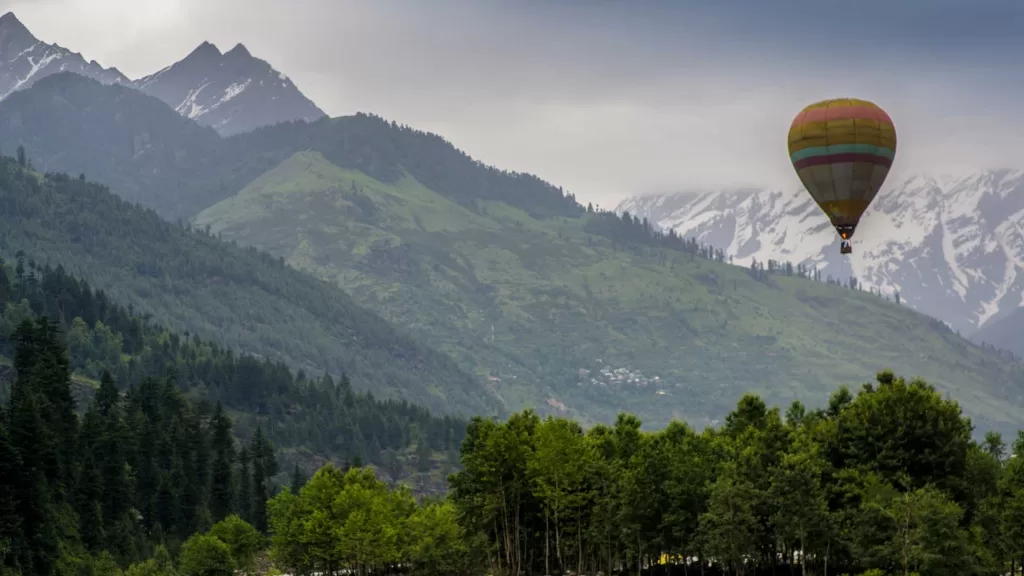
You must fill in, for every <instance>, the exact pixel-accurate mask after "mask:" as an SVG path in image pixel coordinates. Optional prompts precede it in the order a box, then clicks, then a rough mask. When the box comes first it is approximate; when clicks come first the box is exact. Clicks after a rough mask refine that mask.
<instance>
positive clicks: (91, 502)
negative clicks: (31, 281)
mask: <svg viewBox="0 0 1024 576" xmlns="http://www.w3.org/2000/svg"><path fill="white" fill-rule="evenodd" d="M14 338H15V341H16V351H15V354H14V366H15V369H16V370H17V378H16V379H15V380H14V383H13V388H12V390H11V394H10V400H9V402H8V403H6V404H5V405H4V406H3V409H2V410H0V573H4V574H7V573H9V572H8V571H9V570H14V571H15V572H14V573H19V571H20V573H21V574H25V575H28V574H82V573H93V572H92V570H94V569H95V565H96V564H103V563H107V564H111V563H113V562H115V561H116V562H119V563H121V564H122V565H124V564H126V563H128V562H130V561H133V560H138V559H141V558H145V557H146V556H149V555H150V554H151V553H152V551H153V547H154V546H155V545H160V544H168V545H169V546H170V547H171V548H172V549H173V550H175V551H176V550H177V545H178V544H179V543H180V542H182V541H183V540H184V539H186V538H187V537H188V536H190V535H191V534H192V533H193V532H195V531H197V530H204V529H207V528H209V527H210V526H211V524H212V523H213V522H217V521H219V520H222V519H224V518H225V517H227V516H228V515H230V514H232V513H239V514H241V515H242V517H244V518H246V519H249V520H251V521H252V522H253V523H254V524H255V525H256V526H257V527H259V526H263V529H266V523H267V512H266V501H267V497H268V494H269V488H268V482H269V480H270V478H271V477H273V476H274V475H275V474H277V462H276V459H275V458H274V450H273V446H272V445H271V444H270V443H269V442H268V441H267V439H266V438H265V436H264V435H263V434H262V433H261V431H260V429H259V428H257V429H256V431H255V433H254V434H253V435H252V437H251V439H247V441H246V443H245V444H243V445H242V446H241V447H240V448H241V457H240V458H237V457H236V456H237V454H238V452H239V446H238V445H237V444H236V442H235V440H234V438H233V437H232V424H231V420H230V418H228V416H227V415H226V414H225V413H224V412H223V411H222V410H221V408H220V406H219V405H218V406H217V407H215V408H213V409H210V407H209V406H203V405H192V404H190V403H189V402H188V401H187V400H186V399H185V398H184V397H183V396H182V394H181V392H180V391H179V390H178V388H177V387H176V386H175V385H174V382H173V381H172V380H169V379H161V378H151V377H147V378H145V379H143V380H142V382H141V383H140V384H139V385H138V386H133V387H132V388H130V389H129V390H128V392H127V394H125V395H124V396H122V395H121V394H119V392H118V390H117V388H116V387H115V385H114V381H113V379H112V378H111V377H110V376H109V374H105V375H104V376H103V377H102V378H101V380H100V384H99V389H98V390H97V393H96V395H95V398H94V399H93V400H92V401H91V402H90V404H89V408H88V410H87V411H86V413H85V414H84V416H83V417H82V418H81V419H79V417H78V415H77V414H76V412H75V404H74V400H73V397H72V391H71V380H70V376H71V368H70V363H69V361H68V357H67V354H66V351H65V349H64V347H63V346H62V344H61V343H60V341H59V339H58V330H57V327H56V326H54V325H53V324H52V323H50V322H48V321H46V320H44V319H40V320H37V321H31V320H25V321H23V322H22V323H20V324H19V325H18V328H17V330H16V332H15V335H14ZM93 555H95V556H93ZM108 569H109V568H108ZM106 573H109V572H106Z"/></svg>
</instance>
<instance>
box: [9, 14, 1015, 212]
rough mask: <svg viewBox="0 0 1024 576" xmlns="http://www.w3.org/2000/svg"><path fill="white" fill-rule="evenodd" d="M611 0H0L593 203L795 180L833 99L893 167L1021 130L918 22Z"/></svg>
mask: <svg viewBox="0 0 1024 576" xmlns="http://www.w3.org/2000/svg"><path fill="white" fill-rule="evenodd" d="M868 1H869V3H870V2H876V3H877V1H878V0H868ZM723 2H724V4H722V5H723V6H726V7H739V6H740V5H743V2H742V1H741V0H727V1H726V0H723ZM780 2H783V0H780ZM978 2H980V3H981V4H983V5H986V6H988V5H991V6H995V5H996V4H998V2H996V0H978ZM783 3H784V4H785V2H783ZM628 4H629V6H633V7H636V9H634V10H632V11H628V10H625V9H624V8H623V4H622V3H613V2H581V1H575V0H574V1H567V0H562V1H550V2H540V1H537V0H529V1H523V2H516V1H511V0H509V1H503V2H499V1H494V0H429V1H422V2H421V1H418V0H345V1H341V0H292V1H290V2H285V1H284V0H246V1H243V0H216V1H213V2H211V1H209V0H145V1H143V0H21V1H20V2H15V3H14V6H13V7H12V8H11V9H12V10H14V11H15V12H16V13H18V14H19V16H21V17H22V19H23V20H24V21H25V22H26V25H28V27H29V28H30V29H32V30H33V31H34V32H35V33H36V34H37V35H39V36H40V37H42V38H44V39H45V40H47V41H51V42H58V43H60V44H62V45H65V46H67V47H69V48H72V49H74V50H77V51H81V52H83V53H84V54H85V55H86V56H87V57H89V58H96V59H97V60H99V61H100V62H101V63H103V64H104V65H107V66H109V65H115V66H117V67H119V68H120V69H121V70H122V71H123V72H125V73H126V74H128V75H129V76H133V77H138V76H141V75H144V74H148V73H151V72H153V71H155V70H157V69H159V68H160V67H162V66H164V65H167V64H169V63H171V62H173V61H174V60H177V59H180V58H181V57H183V56H185V54H187V53H188V52H189V51H191V50H192V49H193V48H194V47H195V46H196V45H198V44H199V43H200V42H201V41H203V40H209V41H212V42H214V43H216V44H217V45H218V46H219V47H220V48H221V49H222V50H227V49H230V48H231V47H232V46H234V44H236V43H238V42H242V43H244V44H245V45H246V46H247V47H249V49H250V51H251V52H252V53H253V54H255V55H257V56H259V57H262V58H264V59H266V60H268V61H269V62H270V63H271V64H273V65H274V66H275V67H276V68H278V69H279V70H281V71H283V72H285V73H287V74H288V75H289V76H290V77H292V79H293V80H294V81H295V83H296V84H297V85H298V86H299V87H300V88H301V89H302V90H303V91H304V92H305V93H306V94H307V95H308V96H309V97H310V98H312V99H313V100H314V101H316V102H317V103H318V104H319V105H320V106H321V107H322V108H323V109H324V110H326V111H327V112H328V113H330V114H332V115H342V114H349V113H352V112H355V111H360V110H361V111H367V112H374V113H378V114H381V115H383V116H385V117H388V118H392V119H395V120H396V121H399V122H403V123H407V124H410V125H413V126H416V127H418V128H422V129H426V130H432V131H436V132H439V133H441V134H443V135H444V136H445V137H447V138H448V139H449V140H451V141H452V142H454V143H455V144H456V145H457V146H459V147H460V148H463V149H464V150H466V151H468V152H469V153H470V154H472V155H473V156H475V157H477V158H479V159H481V160H483V161H485V162H488V163H492V164H496V165H499V166H501V167H504V168H509V169H513V170H523V171H530V172H534V173H536V174H538V175H539V176H541V177H543V178H546V179H549V180H551V181H553V182H555V183H556V184H559V185H563V186H565V187H566V188H568V189H569V190H570V191H572V192H575V193H576V194H577V196H578V197H580V198H581V199H584V200H590V199H593V200H596V201H598V202H600V203H602V204H604V205H610V204H612V203H613V202H614V200H615V199H616V198H618V197H621V196H622V195H625V194H633V193H637V192H645V191H652V190H665V189H672V188H688V187H704V186H709V187H714V186H730V185H759V184H767V185H775V186H798V185H799V183H798V181H797V179H796V177H795V175H794V174H793V173H792V168H791V167H790V166H789V164H788V161H787V158H786V153H785V144H784V139H785V133H786V130H787V128H788V125H789V122H790V121H791V120H792V117H793V115H794V114H795V113H796V112H797V111H798V110H799V109H800V108H801V107H802V106H803V105H805V104H806V103H808V102H809V101H812V100H816V99H819V98H826V97H831V96H837V95H845V94H856V95H861V96H864V97H867V98H871V99H875V100H876V101H878V102H879V103H880V104H881V105H883V106H884V107H886V108H887V109H888V110H889V111H890V113H891V114H892V115H893V117H894V119H895V120H896V122H897V129H898V131H899V134H900V152H899V157H898V161H897V166H896V168H895V170H894V171H895V172H896V173H897V174H898V173H899V172H901V171H916V170H934V169H938V168H942V169H946V168H951V167H956V165H957V162H959V163H960V164H961V165H964V166H978V167H981V166H982V165H984V164H992V163H1008V162H1014V161H1015V158H1013V157H1011V156H1009V155H1008V154H1007V153H1006V150H1013V149H1019V148H1020V146H1021V144H1024V135H1022V134H1019V133H1018V132H1019V130H1017V127H1018V126H1020V121H1021V118H1020V114H1019V112H1018V111H1017V110H1016V104H1015V101H1016V94H1017V93H1018V92H1017V88H1018V87H1019V81H1017V80H1016V78H1015V77H1012V76H1011V75H1008V74H996V73H995V71H994V68H993V66H994V65H993V64H991V62H988V61H982V60H981V59H976V60H975V61H971V62H968V63H967V64H965V63H964V61H963V59H961V60H957V59H954V58H937V57H933V58H922V57H921V56H920V55H919V54H918V53H917V52H916V51H915V50H913V49H911V47H910V46H911V45H913V41H918V40H914V38H916V37H917V36H921V35H922V34H924V33H925V32H928V30H930V29H924V28H922V29H917V28H915V29H912V30H911V29H908V30H911V32H909V33H908V34H910V36H913V38H909V39H901V38H900V37H898V36H892V35H891V34H890V36H888V37H886V36H884V35H882V36H878V37H877V38H876V37H870V36H869V39H871V40H872V41H874V42H876V43H877V45H876V46H874V47H867V48H863V49H861V50H859V51H858V50H853V51H852V52H850V53H849V54H847V56H846V57H843V56H842V54H841V52H842V51H841V50H839V51H836V50H829V49H827V47H825V48H822V49H820V50H815V51H811V52H809V53H808V52H807V51H803V52H801V50H800V45H799V42H797V41H796V40H799V39H798V38H797V39H796V40H794V38H793V37H792V35H789V36H787V34H786V30H789V29H792V28H793V27H796V28H797V29H798V26H797V24H798V23H797V22H795V21H793V19H794V18H796V17H797V16H798V15H799V14H798V11H796V8H798V7H799V6H797V4H799V2H790V3H788V4H786V5H787V6H790V8H789V9H787V10H777V11H775V12H772V11H770V10H768V11H766V10H764V9H758V8H756V7H750V6H752V5H751V4H749V2H748V3H747V4H746V6H747V7H748V12H745V13H743V14H746V16H743V15H742V14H741V15H740V16H734V15H730V14H729V13H727V12H723V11H717V12H716V11H714V10H711V9H707V8H700V6H697V5H696V4H691V5H689V7H683V8H680V7H679V3H675V5H674V6H669V5H668V4H667V3H659V2H654V1H647V2H635V3H634V2H631V3H628ZM702 5H703V6H708V5H710V4H706V3H705V4H702ZM937 5H938V6H940V8H941V7H943V6H945V7H946V9H947V12H948V13H950V14H952V13H953V12H949V4H948V2H946V0H941V1H940V2H939V3H938V4H937ZM693 6H697V7H696V8H694V7H693ZM991 6H990V8H991ZM641 8H642V9H641ZM992 9H993V10H994V8H992ZM897 12H899V10H897ZM935 14H939V12H935ZM942 14H946V13H945V12H944V13H942ZM897 16H898V17H895V18H896V21H899V20H898V18H902V16H899V15H897ZM940 16H941V14H940ZM772 18H774V19H775V20H774V21H773V20H772ZM931 18H933V19H934V18H939V16H934V15H933V16H931ZM786 19H789V24H790V27H789V28H785V27H782V26H781V23H782V22H783V21H784V20H786ZM926 20H927V18H926ZM908 22H909V20H908ZM758 24H760V27H759V26H758ZM994 26H996V28H998V25H994ZM886 38H889V40H890V41H888V43H886V42H887V40H886ZM957 41H958V42H959V43H960V44H961V45H964V44H965V43H969V38H966V37H962V38H959V39H958V40H957ZM916 45H919V46H925V45H929V44H927V42H925V41H924V40H920V41H919V43H918V44H916ZM979 45H980V44H979ZM879 53H885V57H884V58H880V57H878V54H879ZM965 53H966V52H965Z"/></svg>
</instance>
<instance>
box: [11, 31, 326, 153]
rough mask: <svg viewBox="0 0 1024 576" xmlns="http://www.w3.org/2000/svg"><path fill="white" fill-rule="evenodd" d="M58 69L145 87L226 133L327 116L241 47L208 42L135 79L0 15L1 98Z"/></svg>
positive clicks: (171, 105) (201, 122)
mask: <svg viewBox="0 0 1024 576" xmlns="http://www.w3.org/2000/svg"><path fill="white" fill-rule="evenodd" d="M58 72H74V73H76V74H80V75H82V76H86V77H88V78H92V79H94V80H97V81H99V82H101V83H104V84H121V85H125V86H129V87H132V88H135V89H138V90H141V91H143V92H145V93H146V94H150V95H152V96H155V97H156V98H159V99H160V100H162V101H163V102H164V103H166V104H167V105H168V106H170V107H171V108H173V109H174V110H175V111H176V112H178V113H179V114H181V115H182V116H185V117H187V118H190V119H192V120H194V121H196V122H197V123H198V124H200V125H201V126H210V127H212V128H213V129H214V130H216V131H217V132H218V133H220V134H221V135H225V136H228V135H232V134H238V133H240V132H248V131H250V130H254V129H256V128H259V127H261V126H269V125H272V124H277V123H280V122H288V121H292V120H305V121H314V120H317V119H318V118H322V117H323V116H324V113H323V111H322V110H320V109H319V108H317V107H316V105H315V104H313V102H311V101H310V100H309V99H308V98H306V97H305V96H304V95H303V94H302V92H300V91H299V89H298V88H297V87H296V86H295V84H293V83H292V81H291V80H289V79H288V77H287V76H285V75H284V74H282V73H280V72H278V71H277V70H275V69H274V68H273V67H272V66H271V65H270V64H268V63H267V62H265V61H263V60H260V59H258V58H255V57H253V56H252V54H250V53H249V51H248V50H247V49H246V48H245V46H243V45H241V44H238V45H237V46H235V47H234V48H233V49H231V50H230V51H228V52H227V53H223V54H222V53H221V52H220V50H219V49H218V48H217V47H216V46H214V45H213V44H210V43H209V42H203V43H202V44H201V45H199V47H197V48H196V49H195V50H193V51H192V52H191V53H190V54H189V55H188V56H186V57H185V58H184V59H182V60H181V61H180V62H176V63H174V64H171V65H169V66H167V67H166V68H164V69H162V70H160V71H158V72H156V73H154V74H151V75H149V76H146V77H144V78H140V79H138V80H135V81H132V80H129V79H128V78H127V77H125V76H124V74H122V73H121V72H120V71H118V70H117V69H116V68H104V67H103V66H101V65H100V64H98V63H97V62H96V61H95V60H93V61H86V59H85V57H83V56H82V55H81V54H78V53H75V52H72V51H70V50H68V49H66V48H63V47H61V46H59V45H57V44H47V43H45V42H43V41H41V40H39V39H38V38H36V37H35V36H33V35H32V33H31V32H30V31H29V30H28V29H27V28H26V27H25V26H24V24H22V23H21V22H20V21H19V20H18V18H17V17H16V16H15V15H14V14H13V13H10V12H8V13H7V14H4V15H3V16H2V17H0V100H3V99H4V98H6V97H8V96H10V95H11V94H12V93H13V92H14V91H16V90H23V89H25V88H28V87H30V86H32V85H33V84H34V83H36V82H38V81H39V80H40V79H42V78H45V77H46V76H49V75H51V74H56V73H58Z"/></svg>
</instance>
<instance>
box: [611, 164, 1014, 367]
mask: <svg viewBox="0 0 1024 576" xmlns="http://www.w3.org/2000/svg"><path fill="white" fill-rule="evenodd" d="M616 211H617V212H620V213H621V212H623V211H628V212H630V213H631V214H636V215H638V216H640V217H642V218H648V219H649V220H650V221H651V222H653V223H655V224H657V225H658V226H659V227H662V228H664V229H673V230H675V231H676V232H678V233H679V234H681V235H683V236H695V237H697V238H699V239H700V240H702V241H704V242H707V243H709V244H711V245H713V246H716V247H719V248H721V249H723V250H725V252H726V254H728V255H729V256H730V257H732V258H733V260H734V262H735V263H737V264H740V265H749V263H750V261H751V260H752V259H756V260H757V261H761V262H765V261H767V260H769V259H774V260H779V261H790V262H792V263H793V264H803V265H807V266H814V267H816V268H817V269H818V270H820V271H821V272H822V274H825V275H831V276H834V277H836V278H842V279H845V278H847V277H849V276H855V277H856V278H857V279H858V280H860V281H861V282H863V283H864V284H865V285H869V286H872V287H875V288H876V289H880V290H881V291H882V292H883V293H888V294H894V293H896V292H899V293H900V296H901V298H902V300H903V301H905V302H906V303H907V304H908V305H910V306H912V307H913V308H915V309H917V310H920V311H922V312H924V313H926V314H929V315H931V316H934V317H936V318H939V319H941V320H943V321H945V322H948V323H949V324H950V325H952V326H953V327H954V328H955V329H957V330H959V331H961V333H963V334H965V335H971V336H972V337H974V338H976V339H977V340H978V341H986V342H989V343H992V344H996V345H999V346H1002V347H1005V348H1007V349H1011V350H1013V351H1014V352H1016V353H1018V354H1024V338H1011V333H1012V332H1013V331H1012V330H1009V328H1008V324H1007V323H1013V324H1014V326H1019V327H1020V328H1024V325H1022V324H1017V322H1019V319H1017V320H1014V318H1017V317H1019V316H1020V310H1021V306H1022V305H1024V172H1021V171H1009V170H1002V171H984V172H979V173H977V174H974V175H971V176H968V177H962V178H938V177H928V176H917V177H913V178H910V179H907V180H905V181H902V182H896V183H892V184H890V185H889V186H886V187H885V188H883V190H882V192H881V193H880V194H879V196H878V198H876V199H875V201H874V202H873V203H872V204H871V206H870V207H869V208H868V211H867V212H866V213H865V215H864V219H863V220H862V221H861V225H860V227H858V229H857V236H856V237H855V238H854V252H853V254H852V255H850V256H842V255H840V254H839V248H838V245H839V240H838V236H837V235H836V234H835V231H834V230H833V228H832V227H831V226H830V225H829V222H828V219H827V218H826V217H825V215H824V213H822V211H821V209H820V208H819V207H818V206H817V205H816V204H815V203H814V202H813V201H812V200H811V198H810V197H809V196H808V195H807V193H806V192H805V191H804V190H802V189H797V190H790V191H779V190H729V191H709V192H693V193H680V194H674V195H662V196H641V197H634V198H629V199H626V200H624V201H623V202H621V203H620V204H619V205H618V206H617V207H616ZM1000 326H1002V328H999V327H1000Z"/></svg>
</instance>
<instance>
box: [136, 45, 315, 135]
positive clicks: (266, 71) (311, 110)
mask: <svg viewBox="0 0 1024 576" xmlns="http://www.w3.org/2000/svg"><path fill="white" fill-rule="evenodd" d="M135 86H136V87H137V88H138V89H139V90H142V91H143V92H145V93H146V94H149V95H151V96H155V97H156V98H159V99H160V100H163V101H164V102H166V103H167V104H168V105H169V106H171V107H172V108H174V109H175V110H176V111H177V112H178V113H179V114H181V115H183V116H186V117H188V118H191V119H193V120H195V121H196V122H198V123H199V124H202V125H204V126H210V127H212V128H213V129H215V130H217V132H219V133H220V134H221V135H224V136H230V135H232V134H238V133H241V132H248V131H250V130H254V129H256V128H259V127H261V126H265V125H270V124H277V123H279V122H288V121H292V120H304V121H307V122H312V121H314V120H318V119H319V118H322V117H323V116H324V113H323V111H322V110H320V109H319V108H317V107H316V105H315V104H313V102H311V101H310V100H309V99H308V98H306V97H305V96H304V95H303V94H302V92H300V91H299V89H298V88H296V87H295V85H294V84H292V82H291V81H290V80H288V78H287V77H286V76H285V75H284V74H282V73H280V72H278V71H277V70H275V69H274V68H273V67H272V66H271V65H270V64H268V63H267V62H265V61H263V60H260V59H259V58H256V57H254V56H253V55H252V54H251V53H250V52H249V50H248V49H247V48H246V47H245V45H243V44H237V45H236V46H235V47H234V48H232V49H231V50H229V51H228V52H226V53H222V52H221V51H220V50H219V49H218V48H217V47H216V46H215V45H214V44H212V43H210V42H203V43H202V44H200V45H199V46H198V47H196V49H195V50H193V51H192V52H190V53H189V55H188V56H186V57H185V58H184V59H182V60H181V61H179V62H177V63H175V64H173V65H171V66H168V67H167V68H164V69H163V70H160V71H159V72H157V73H155V74H152V75H150V76H147V77H145V78H141V79H139V80H137V81H136V82H135Z"/></svg>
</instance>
